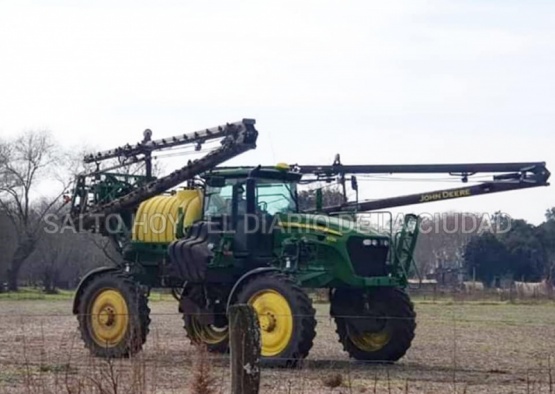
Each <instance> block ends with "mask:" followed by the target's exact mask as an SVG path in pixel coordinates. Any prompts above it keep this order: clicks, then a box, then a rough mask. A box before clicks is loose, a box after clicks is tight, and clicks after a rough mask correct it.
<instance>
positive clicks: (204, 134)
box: [71, 119, 258, 228]
mask: <svg viewBox="0 0 555 394" xmlns="http://www.w3.org/2000/svg"><path fill="white" fill-rule="evenodd" d="M254 124H255V121H254V119H243V120H242V121H240V122H235V123H228V124H226V125H224V126H218V127H215V128H212V129H206V130H203V131H198V132H195V133H193V134H185V135H181V136H175V137H170V138H167V139H162V140H157V141H147V142H144V143H139V144H136V145H134V146H131V145H125V146H123V147H119V148H116V149H113V150H109V151H105V152H100V153H97V154H95V155H87V156H85V158H84V161H85V162H91V161H99V160H105V159H108V158H114V157H124V158H128V157H132V156H135V155H137V154H141V153H142V154H145V155H148V154H150V152H151V151H152V150H155V149H163V148H168V147H172V146H176V145H185V144H190V143H197V144H198V143H203V142H206V141H208V140H211V139H216V138H222V137H223V140H222V141H221V146H220V147H218V148H217V149H215V150H213V151H211V152H210V153H208V154H207V155H205V156H204V157H202V158H200V159H196V160H193V161H189V162H188V163H187V165H185V166H183V167H182V168H180V169H178V170H176V171H174V172H172V173H171V174H169V175H167V176H164V177H161V178H159V179H156V180H153V181H151V182H149V183H147V184H145V185H143V186H140V187H137V188H135V189H134V190H132V191H130V192H128V193H127V194H125V195H123V196H120V197H119V198H116V199H114V200H112V201H109V202H106V203H103V204H99V205H90V204H89V203H88V201H89V198H88V197H89V196H88V195H87V194H88V193H89V192H90V191H89V190H88V189H86V188H82V190H81V193H82V194H81V195H80V194H79V192H77V193H76V196H77V197H79V202H80V203H79V204H78V205H76V204H75V198H76V197H75V196H74V204H73V208H72V211H71V216H72V220H73V221H74V224H75V221H80V226H81V227H80V228H90V227H93V225H94V224H95V223H96V221H97V218H98V217H105V216H106V215H109V214H113V213H118V212H121V211H123V210H126V209H130V208H133V207H135V206H136V205H138V204H139V203H141V202H143V201H145V200H147V199H149V198H151V197H154V196H156V195H158V194H160V193H162V192H164V191H166V190H168V189H170V188H172V187H175V186H177V185H179V184H180V183H183V182H184V181H186V180H188V179H192V178H193V177H195V176H196V175H199V174H201V173H203V172H206V171H208V170H210V169H212V168H214V167H215V166H217V165H218V164H221V163H223V162H225V161H226V160H229V159H231V158H233V157H235V156H237V155H240V154H241V153H243V152H246V151H247V150H249V149H253V148H255V147H256V139H257V137H258V131H257V130H256V129H255V128H254ZM80 181H81V182H82V183H83V182H84V179H81V180H80ZM78 185H79V181H78Z"/></svg>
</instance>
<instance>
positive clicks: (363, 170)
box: [296, 157, 550, 213]
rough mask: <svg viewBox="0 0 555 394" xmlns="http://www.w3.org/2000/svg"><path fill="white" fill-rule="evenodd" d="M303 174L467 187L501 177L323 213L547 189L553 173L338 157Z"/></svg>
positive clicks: (540, 165) (539, 165) (510, 166)
mask: <svg viewBox="0 0 555 394" xmlns="http://www.w3.org/2000/svg"><path fill="white" fill-rule="evenodd" d="M296 169H297V170H298V171H299V172H301V173H302V174H307V175H314V176H316V178H317V179H320V178H322V177H324V178H325V177H330V176H339V179H341V180H343V181H344V178H345V174H394V173H395V174H439V173H448V174H451V175H458V176H460V177H461V178H462V181H463V182H464V183H466V182H467V181H468V177H469V176H472V175H475V174H477V173H498V175H494V176H493V180H491V181H486V182H482V183H480V184H478V185H473V186H467V187H462V188H454V189H443V190H435V191H432V192H427V193H417V194H409V195H405V196H397V197H390V198H383V199H378V200H372V201H363V202H346V203H344V204H341V205H336V206H331V207H325V208H323V211H324V212H328V213H333V212H340V211H352V210H356V211H373V210H379V209H385V208H393V207H400V206H404V205H413V204H421V203H426V202H432V201H440V200H446V199H454V198H462V197H470V196H477V195H481V194H488V193H498V192H504V191H510V190H519V189H527V188H531V187H538V186H548V185H549V183H548V182H547V180H548V179H549V176H550V173H549V171H548V170H547V168H546V167H545V163H544V162H529V163H480V164H417V165H346V166H344V165H342V164H341V163H340V162H339V157H336V160H335V162H334V164H333V165H331V166H296Z"/></svg>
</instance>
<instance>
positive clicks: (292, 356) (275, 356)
mask: <svg viewBox="0 0 555 394" xmlns="http://www.w3.org/2000/svg"><path fill="white" fill-rule="evenodd" d="M236 302H237V303H238V304H249V305H251V306H252V307H253V308H254V310H255V311H256V313H257V315H258V321H259V323H260V333H261V336H260V337H261V356H262V360H261V361H262V363H263V364H264V365H266V366H274V367H293V366H295V365H297V364H298V363H299V362H300V361H301V360H302V359H304V358H305V357H306V356H308V353H309V351H310V349H311V348H312V344H313V340H314V337H315V336H316V330H315V328H316V319H315V317H314V315H315V310H314V308H313V307H312V301H311V300H310V298H309V297H308V296H307V294H306V293H305V292H304V291H303V290H302V289H301V288H300V287H299V285H297V283H295V281H293V279H292V278H291V277H289V276H287V275H284V274H281V273H269V274H263V275H259V276H256V277H254V278H252V279H251V280H250V281H248V282H247V283H246V284H245V286H244V287H243V288H242V289H241V291H240V292H239V294H238V296H237V301H236Z"/></svg>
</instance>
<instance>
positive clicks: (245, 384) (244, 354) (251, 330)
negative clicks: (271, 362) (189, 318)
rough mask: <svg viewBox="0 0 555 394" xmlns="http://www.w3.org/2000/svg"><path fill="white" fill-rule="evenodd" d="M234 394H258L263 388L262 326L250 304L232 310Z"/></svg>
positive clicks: (230, 345)
mask: <svg viewBox="0 0 555 394" xmlns="http://www.w3.org/2000/svg"><path fill="white" fill-rule="evenodd" d="M228 318H229V348H230V353H231V362H230V365H231V393H232V394H257V393H258V390H259V388H260V365H259V364H260V326H259V324H258V317H257V315H256V312H255V311H254V309H253V308H252V306H250V305H232V306H230V308H229V316H228Z"/></svg>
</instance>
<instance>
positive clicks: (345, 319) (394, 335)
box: [331, 288, 416, 363]
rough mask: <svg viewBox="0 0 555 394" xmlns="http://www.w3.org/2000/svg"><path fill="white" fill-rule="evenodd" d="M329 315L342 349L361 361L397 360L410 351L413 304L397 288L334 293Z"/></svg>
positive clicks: (414, 315) (338, 291)
mask: <svg viewBox="0 0 555 394" xmlns="http://www.w3.org/2000/svg"><path fill="white" fill-rule="evenodd" d="M331 315H332V316H333V318H334V320H335V323H336V327H337V330H336V332H337V334H338V336H339V342H341V344H342V345H343V349H344V350H345V351H346V352H347V353H349V356H350V357H352V358H354V359H356V360H361V361H374V362H381V363H392V362H395V361H397V360H399V359H400V358H401V357H403V356H404V355H405V353H406V352H407V350H408V349H409V348H410V346H411V343H412V340H413V338H414V332H415V329H416V321H415V317H416V313H415V312H414V307H413V304H412V302H411V301H410V299H409V297H408V295H407V294H406V293H405V292H404V291H403V290H401V289H398V288H376V289H372V290H369V291H366V292H364V291H360V290H350V289H337V290H336V291H335V292H334V293H333V295H332V299H331Z"/></svg>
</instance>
